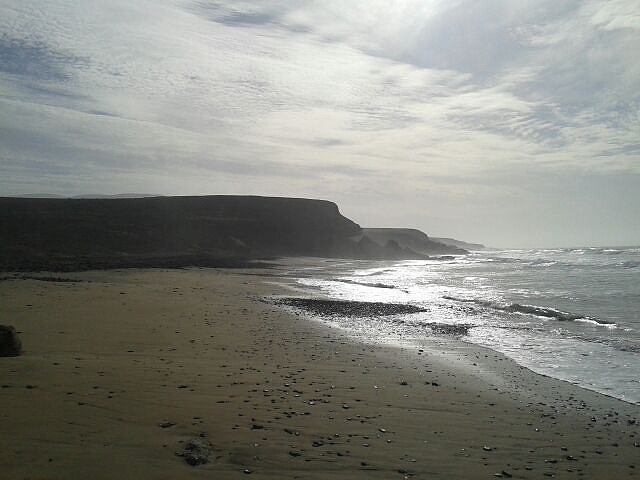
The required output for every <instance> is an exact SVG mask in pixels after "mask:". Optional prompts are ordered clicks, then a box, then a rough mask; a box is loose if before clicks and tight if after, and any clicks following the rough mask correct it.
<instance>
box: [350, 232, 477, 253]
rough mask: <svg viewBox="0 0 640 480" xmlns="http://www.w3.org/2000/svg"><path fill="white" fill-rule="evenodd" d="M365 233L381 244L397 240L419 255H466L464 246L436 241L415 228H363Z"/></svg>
mask: <svg viewBox="0 0 640 480" xmlns="http://www.w3.org/2000/svg"><path fill="white" fill-rule="evenodd" d="M362 231H363V234H364V235H366V236H367V237H369V238H370V239H371V240H373V241H374V242H376V243H378V244H379V245H387V244H388V243H389V242H395V243H396V244H397V246H399V247H400V248H403V249H409V250H411V251H413V252H415V253H417V254H419V255H465V254H467V253H469V252H467V251H466V250H464V249H462V248H458V247H455V246H451V245H445V244H443V243H440V242H437V241H434V240H433V239H432V238H430V237H429V236H428V235H427V234H426V233H424V232H422V231H420V230H416V229H414V228H363V229H362Z"/></svg>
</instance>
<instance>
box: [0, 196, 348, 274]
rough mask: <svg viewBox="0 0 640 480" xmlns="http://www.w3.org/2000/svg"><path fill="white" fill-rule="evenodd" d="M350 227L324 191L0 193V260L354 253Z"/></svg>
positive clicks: (183, 260) (46, 263)
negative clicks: (92, 195)
mask: <svg viewBox="0 0 640 480" xmlns="http://www.w3.org/2000/svg"><path fill="white" fill-rule="evenodd" d="M360 233H361V229H360V227H359V226H358V225H357V224H356V223H354V222H352V221H351V220H349V219H347V218H346V217H344V216H342V215H341V214H340V212H339V210H338V207H337V206H336V205H335V204H334V203H332V202H328V201H323V200H308V199H297V198H278V197H254V196H219V195H216V196H203V197H147V198H115V199H51V198H45V199H42V198H0V269H2V270H39V269H52V270H64V269H76V268H108V267H110V266H117V267H119V266H181V265H183V264H184V265H189V264H196V265H209V266H211V265H216V264H221V265H223V266H224V265H226V264H227V263H228V262H229V260H230V259H251V258H265V257H273V256H285V255H286V256H321V257H355V256H358V253H357V246H356V243H355V242H354V241H353V240H351V239H350V237H353V236H357V235H359V234H360Z"/></svg>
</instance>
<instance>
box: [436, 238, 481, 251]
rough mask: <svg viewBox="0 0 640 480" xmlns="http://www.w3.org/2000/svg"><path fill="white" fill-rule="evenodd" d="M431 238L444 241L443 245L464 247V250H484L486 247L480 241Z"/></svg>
mask: <svg viewBox="0 0 640 480" xmlns="http://www.w3.org/2000/svg"><path fill="white" fill-rule="evenodd" d="M431 240H434V241H436V242H440V243H444V244H445V245H451V246H452V247H458V248H464V249H465V250H485V249H486V248H487V247H485V246H484V245H482V244H481V243H469V242H463V241H462V240H456V239H455V238H441V237H431Z"/></svg>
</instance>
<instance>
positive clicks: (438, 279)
mask: <svg viewBox="0 0 640 480" xmlns="http://www.w3.org/2000/svg"><path fill="white" fill-rule="evenodd" d="M292 274H293V275H297V276H298V283H299V284H301V285H303V286H304V287H305V288H308V289H310V291H313V292H318V291H320V292H321V293H322V294H324V295H326V296H329V297H330V298H336V299H345V300H360V301H362V300H367V301H378V302H380V301H386V302H404V303H410V304H414V305H418V306H421V307H424V308H425V309H427V310H428V312H422V313H415V314H411V315H396V316H389V317H380V318H376V319H375V320H374V319H358V318H350V319H336V318H333V319H332V320H331V321H332V322H336V323H338V324H339V325H341V326H343V327H345V328H348V329H351V330H353V331H356V332H358V333H359V334H360V335H362V336H364V337H365V338H367V339H369V340H371V341H392V342H396V341H399V342H403V343H407V342H411V343H413V342H415V341H416V340H418V341H419V339H420V338H424V337H425V336H433V335H437V334H442V333H443V332H444V333H445V334H450V333H454V334H456V335H457V336H458V337H459V338H461V339H462V340H464V341H468V342H473V343H476V344H478V345H482V346H485V347H488V348H491V349H494V350H496V351H499V352H502V353H504V354H505V355H507V356H509V357H511V358H513V359H514V360H515V361H517V362H518V363H520V364H522V365H524V366H527V367H528V368H530V369H532V370H534V371H536V372H538V373H542V374H545V375H549V376H553V377H556V378H560V379H563V380H567V381H569V382H572V383H575V384H577V385H580V386H582V387H584V388H588V389H592V390H595V391H598V392H602V393H605V394H607V395H611V396H615V397H618V398H621V399H624V400H626V401H629V402H633V403H640V248H638V247H623V248H569V249H534V250H501V251H486V252H474V253H472V254H471V255H469V256H466V257H458V258H456V259H455V260H452V261H404V262H334V263H328V264H326V266H325V267H323V268H321V269H314V270H309V269H305V270H300V271H298V272H292ZM391 287H393V288H391ZM446 325H456V326H458V327H461V328H453V329H452V328H446V327H445V326H446ZM443 327H444V328H443Z"/></svg>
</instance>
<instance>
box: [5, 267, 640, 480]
mask: <svg viewBox="0 0 640 480" xmlns="http://www.w3.org/2000/svg"><path fill="white" fill-rule="evenodd" d="M247 273H249V272H247ZM254 273H255V272H254ZM262 273H263V274H264V276H257V275H255V274H253V275H244V274H242V272H241V271H237V270H236V271H223V270H214V269H187V270H127V271H124V270H123V271H117V270H116V271H109V272H95V271H94V272H80V273H73V274H68V277H69V278H73V279H74V280H78V281H76V282H64V281H40V280H37V279H33V278H27V279H17V280H11V279H5V280H3V281H0V323H3V324H13V325H14V326H16V328H17V329H18V330H19V331H20V332H22V333H21V339H22V342H23V346H24V349H25V352H24V355H23V356H21V357H17V358H0V386H1V387H2V388H0V405H1V406H2V409H1V411H0V478H3V479H4V478H7V479H9V478H11V479H86V478H91V479H93V480H98V479H111V478H138V479H176V478H194V479H195V478H223V479H227V478H230V479H233V478H247V477H248V478H300V479H307V478H310V479H325V478H336V479H351V478H362V479H369V478H371V479H377V478H379V479H393V478H416V479H423V478H424V479H426V478H446V479H470V478H471V479H473V478H500V477H502V478H531V479H534V478H550V477H553V478H589V479H591V478H594V479H601V478H612V479H614V478H615V479H618V478H640V461H639V459H640V420H638V417H639V416H640V407H638V406H637V405H630V404H627V403H624V402H621V401H618V400H615V399H612V398H608V397H605V396H603V395H599V394H596V393H593V392H589V391H586V390H583V389H579V388H577V387H573V386H571V385H569V384H567V383H564V382H560V381H556V380H553V379H549V378H545V377H542V376H539V375H536V374H533V373H531V372H530V371H528V370H526V369H523V368H521V367H519V366H517V365H515V364H514V363H513V362H511V361H510V360H508V359H505V358H504V357H503V356H501V355H499V354H496V353H493V352H491V351H488V350H483V349H480V348H477V347H475V346H471V345H466V344H463V343H460V342H455V341H452V340H449V339H446V338H442V339H436V340H433V341H431V342H429V344H426V345H424V346H422V347H421V348H420V349H418V348H417V347H416V348H406V349H400V348H396V347H391V346H389V347H386V346H374V345H367V344H365V343H362V342H359V341H357V340H356V339H354V338H352V337H351V336H349V335H347V334H346V333H344V332H341V331H340V330H337V329H335V328H334V329H331V328H329V327H327V326H326V325H323V324H321V323H320V322H317V321H313V320H310V319H308V318H306V317H305V316H304V315H301V314H296V313H292V312H291V311H287V310H283V309H282V307H279V306H277V305H273V304H269V303H265V302H263V301H260V298H261V297H262V296H264V295H269V294H274V293H287V292H283V291H282V288H281V287H279V286H278V285H275V284H273V283H269V272H268V271H264V272H262ZM56 276H57V277H63V276H62V275H59V274H56ZM420 350H423V351H420ZM194 438H195V439H200V440H199V441H201V442H203V443H204V444H205V445H209V444H210V445H211V449H212V454H211V457H210V462H209V463H207V464H204V465H200V466H196V467H193V466H190V465H188V464H187V462H186V461H185V457H183V456H178V455H176V453H180V452H182V451H183V450H184V446H185V444H186V442H188V441H189V440H190V439H194Z"/></svg>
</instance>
